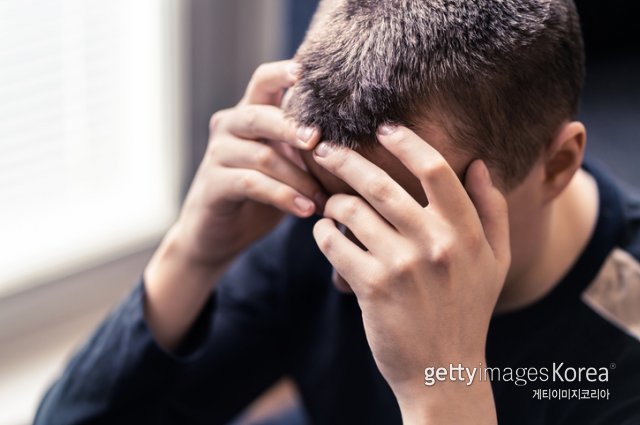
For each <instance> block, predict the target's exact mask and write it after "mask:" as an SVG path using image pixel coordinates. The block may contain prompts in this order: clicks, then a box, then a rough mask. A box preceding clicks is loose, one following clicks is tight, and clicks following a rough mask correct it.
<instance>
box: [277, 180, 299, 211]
mask: <svg viewBox="0 0 640 425" xmlns="http://www.w3.org/2000/svg"><path fill="white" fill-rule="evenodd" d="M271 196H272V198H273V199H274V201H275V204H277V205H282V206H283V208H284V206H286V205H292V202H293V201H292V200H293V197H294V196H295V195H294V192H293V190H291V189H289V188H288V187H287V186H284V185H279V186H278V187H276V188H275V189H273V191H272V192H271Z"/></svg>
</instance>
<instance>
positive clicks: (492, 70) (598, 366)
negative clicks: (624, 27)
mask: <svg viewBox="0 0 640 425" xmlns="http://www.w3.org/2000/svg"><path fill="white" fill-rule="evenodd" d="M582 52H583V48H582V41H581V34H580V29H579V25H578V19H577V15H576V12H575V8H574V5H573V4H572V2H571V1H568V0H545V1H542V0H502V1H489V0H479V1H476V2H468V1H462V0H459V1H455V0H453V1H437V0H432V1H424V0H422V1H420V0H378V1H368V0H335V1H325V2H323V3H322V6H321V10H320V11H319V12H318V16H317V17H316V20H315V23H314V24H313V26H312V29H311V30H310V32H309V34H308V36H307V39H306V40H305V42H304V43H303V45H302V46H301V48H300V51H299V53H298V56H297V58H296V61H297V63H298V64H297V65H294V64H292V63H290V62H285V63H276V64H270V65H266V66H263V67H261V68H260V69H259V70H258V71H257V72H256V74H255V75H254V78H253V79H252V81H251V82H250V84H249V87H248V89H247V92H246V94H245V97H244V98H243V100H242V101H241V102H240V105H238V106H237V107H236V108H233V109H230V110H226V111H222V112H220V113H217V114H215V115H214V117H213V118H212V120H211V139H210V145H209V149H208V152H207V154H206V155H205V158H204V160H203V162H202V165H201V167H200V169H199V171H198V174H197V176H196V178H195V180H194V182H193V185H192V187H191V190H190V192H189V194H188V196H187V199H186V201H185V204H184V207H183V210H182V213H181V215H180V218H179V220H178V221H177V223H176V224H175V225H174V226H173V227H172V228H171V230H170V231H169V233H168V234H167V236H166V237H165V239H164V241H163V243H162V244H161V246H160V248H159V249H158V251H157V252H156V254H155V255H154V257H153V259H152V260H151V262H150V264H149V265H148V266H147V268H146V270H145V272H144V279H143V282H142V283H141V284H140V285H139V286H138V287H137V288H136V289H135V290H134V292H133V293H132V294H131V295H130V296H129V298H127V299H126V300H125V301H124V302H123V303H122V304H121V306H120V307H119V308H118V309H116V310H115V311H114V312H113V313H112V314H111V316H110V317H109V318H108V319H107V320H106V321H105V322H104V323H103V324H102V326H101V327H100V329H98V331H97V332H96V334H95V335H94V337H93V338H92V339H91V340H90V341H89V343H88V344H87V345H86V346H85V348H84V349H83V350H81V351H80V352H79V353H78V354H77V355H76V357H75V358H74V359H73V360H72V361H71V362H70V364H69V366H68V367H67V369H66V371H65V373H64V375H63V376H62V378H61V379H60V380H59V381H58V382H57V383H56V384H55V385H54V386H53V387H52V389H51V390H50V391H49V393H48V394H47V395H46V396H45V399H44V400H43V403H42V405H41V408H40V410H39V413H38V416H37V418H36V423H83V422H92V423H100V422H104V423H224V422H225V421H228V420H229V419H230V418H232V417H233V416H234V414H235V413H237V412H238V411H239V410H240V409H241V408H242V407H243V406H245V405H246V404H247V403H248V402H250V401H251V400H252V399H253V398H255V397H256V396H257V395H259V394H260V393H261V392H262V391H263V390H264V389H266V388H267V387H268V386H269V385H270V384H271V383H273V382H274V381H275V380H276V379H278V378H279V377H281V376H283V375H285V374H286V375H290V376H292V377H293V379H294V380H295V381H296V383H297V385H298V387H299V389H300V392H301V394H302V398H303V400H304V403H305V407H306V408H307V411H308V413H309V415H310V418H311V419H312V422H314V423H330V424H335V423H345V424H352V423H380V424H390V423H400V422H401V421H402V422H404V423H411V424H421V423H425V424H431V423H437V424H495V423H498V422H500V423H506V424H550V423H570V424H574V423H580V424H594V425H595V424H621V425H622V424H632V423H637V422H638V421H640V410H639V409H640V396H639V395H638V394H640V392H639V391H638V384H637V382H638V378H640V376H639V375H640V369H638V368H637V367H636V366H635V365H636V364H637V361H638V360H640V342H639V341H638V338H639V337H640V331H639V330H638V323H639V320H638V313H636V312H637V311H640V310H638V303H639V302H640V266H639V265H638V262H637V258H638V256H639V255H640V235H639V234H638V223H639V222H640V221H639V217H640V209H639V205H640V203H639V202H638V200H636V199H634V198H632V197H630V196H629V195H627V194H625V193H623V192H622V191H621V190H620V189H619V188H618V187H617V186H616V185H615V184H614V183H612V182H611V180H610V179H609V178H608V177H607V176H606V175H604V174H602V173H601V172H599V171H597V170H596V169H593V168H590V167H588V168H586V169H582V168H581V164H582V158H583V154H584V148H585V140H586V132H585V129H584V126H583V125H582V124H581V123H579V122H576V121H574V117H575V114H576V109H577V104H578V99H579V93H580V89H581V85H582V80H583V61H584V59H583V53H582ZM288 87H292V90H291V97H290V99H289V100H288V102H286V108H285V109H286V112H283V111H282V110H281V109H280V108H278V106H279V105H280V104H281V101H282V97H283V91H284V89H285V88H288ZM288 117H293V118H294V119H295V121H296V122H298V123H299V124H300V125H302V126H301V127H299V128H297V129H296V128H294V127H293V125H292V124H291V121H290V120H289V119H288ZM321 140H322V141H321ZM294 148H295V149H294ZM283 212H288V213H291V214H293V215H295V216H297V217H298V218H297V219H296V218H287V219H285V220H284V221H282V219H283V215H284V213H283ZM314 213H316V214H318V215H321V216H322V218H320V219H318V218H309V217H310V216H311V215H313V214H314ZM280 221H282V223H281V224H280V225H279V226H277V227H276V228H275V230H273V231H272V229H273V228H274V227H275V226H276V224H277V223H279V222H280ZM250 245H251V246H250ZM330 280H333V282H334V284H335V286H333V285H330V284H329V281H330ZM336 289H338V290H339V291H338V290H336ZM603 394H604V395H603Z"/></svg>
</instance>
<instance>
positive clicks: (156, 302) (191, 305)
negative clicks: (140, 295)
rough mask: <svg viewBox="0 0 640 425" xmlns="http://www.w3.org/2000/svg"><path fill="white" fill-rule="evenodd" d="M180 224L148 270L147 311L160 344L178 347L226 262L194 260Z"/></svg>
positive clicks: (150, 324) (165, 240) (146, 283)
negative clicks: (184, 244)
mask: <svg viewBox="0 0 640 425" xmlns="http://www.w3.org/2000/svg"><path fill="white" fill-rule="evenodd" d="M177 234H178V231H177V229H176V227H173V228H171V229H170V230H169V232H168V233H167V235H166V236H165V238H164V239H163V241H162V243H161V244H160V247H159V248H158V249H157V251H156V252H155V254H154V255H153V257H152V258H151V261H150V262H149V264H148V265H147V267H146V269H145V271H144V280H145V303H144V315H145V320H146V321H147V323H148V326H149V328H150V329H151V332H152V333H153V335H154V337H155V339H156V341H157V342H158V344H160V345H161V346H163V347H164V348H166V349H168V350H170V351H171V350H174V349H175V348H177V347H178V345H179V344H180V343H181V342H182V340H183V338H184V337H185V336H186V334H187V333H188V331H189V330H190V329H191V327H192V325H193V324H194V322H195V320H196V319H197V317H198V315H199V313H200V311H201V310H202V308H203V307H204V305H205V304H206V302H207V300H208V299H209V297H210V295H211V293H212V291H213V290H214V288H215V285H216V282H217V281H218V280H219V278H220V276H221V275H222V273H223V272H224V269H225V267H224V265H220V266H217V267H216V266H205V265H203V264H198V263H196V262H194V261H191V260H190V259H189V258H188V255H187V254H186V250H185V249H183V247H182V246H181V245H180V241H179V238H178V237H177Z"/></svg>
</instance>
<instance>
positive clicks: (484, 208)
mask: <svg viewBox="0 0 640 425" xmlns="http://www.w3.org/2000/svg"><path fill="white" fill-rule="evenodd" d="M465 188H466V190H467V193H468V194H469V197H470V198H471V201H472V202H473V204H474V205H475V207H476V211H477V212H478V217H479V218H480V222H481V223H482V227H483V229H484V234H485V236H486V238H487V241H488V242H489V245H490V246H491V249H493V252H494V254H495V256H496V258H497V259H498V261H500V262H502V263H503V264H508V263H509V261H510V259H511V248H510V243H509V213H508V207H507V201H506V199H505V198H504V195H503V194H502V193H501V192H500V190H498V188H496V187H495V186H494V185H493V182H492V180H491V174H490V172H489V169H488V168H487V166H486V164H485V163H484V161H482V160H479V159H478V160H475V161H473V162H472V163H471V165H470V166H469V169H468V170H467V174H466V177H465Z"/></svg>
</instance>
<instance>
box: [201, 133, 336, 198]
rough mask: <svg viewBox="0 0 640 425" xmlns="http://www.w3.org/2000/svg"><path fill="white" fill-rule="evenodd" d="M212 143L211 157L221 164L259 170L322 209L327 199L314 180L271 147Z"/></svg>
mask: <svg viewBox="0 0 640 425" xmlns="http://www.w3.org/2000/svg"><path fill="white" fill-rule="evenodd" d="M213 143H217V146H212V150H213V152H212V155H214V156H215V157H216V161H217V162H218V163H219V164H220V165H223V166H225V167H230V168H242V169H252V170H256V171H259V172H261V173H263V174H265V175H267V176H269V177H271V178H273V179H275V180H278V181H279V182H280V183H284V184H286V185H288V186H291V187H292V188H293V189H295V190H296V191H298V192H299V193H301V194H303V195H304V196H306V197H307V198H309V199H312V200H313V201H314V202H315V203H316V206H317V207H318V209H319V210H321V209H322V208H323V207H324V204H325V202H326V200H327V198H326V195H325V194H324V190H323V189H322V188H321V187H320V185H319V184H318V183H317V182H316V180H315V179H313V178H312V177H311V176H310V175H309V174H308V173H306V172H305V171H304V170H302V169H301V168H300V167H298V166H297V165H295V164H294V163H293V162H291V161H290V160H289V159H287V158H285V157H284V156H282V155H281V154H279V153H278V152H277V151H276V150H275V149H274V148H273V147H272V146H270V145H266V144H262V143H257V142H252V141H248V140H238V139H232V140H229V141H228V142H223V141H216V142H213Z"/></svg>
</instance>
